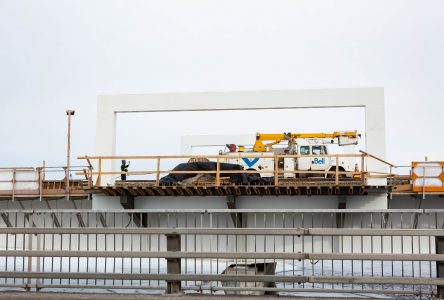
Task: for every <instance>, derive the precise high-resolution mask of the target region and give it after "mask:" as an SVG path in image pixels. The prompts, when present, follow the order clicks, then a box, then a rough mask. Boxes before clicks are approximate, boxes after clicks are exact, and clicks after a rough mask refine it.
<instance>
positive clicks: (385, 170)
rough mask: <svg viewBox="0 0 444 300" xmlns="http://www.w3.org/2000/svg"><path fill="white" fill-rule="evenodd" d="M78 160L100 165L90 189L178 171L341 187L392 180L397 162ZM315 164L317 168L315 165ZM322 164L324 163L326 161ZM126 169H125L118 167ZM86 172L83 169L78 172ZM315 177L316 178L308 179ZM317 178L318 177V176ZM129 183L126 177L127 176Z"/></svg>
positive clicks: (269, 157)
mask: <svg viewBox="0 0 444 300" xmlns="http://www.w3.org/2000/svg"><path fill="white" fill-rule="evenodd" d="M78 159H82V160H86V161H87V162H88V164H89V165H90V166H94V167H93V168H91V170H90V171H87V172H85V174H86V175H87V177H88V178H89V180H88V182H89V184H90V186H88V188H96V187H106V186H109V185H114V184H116V182H118V181H119V179H120V178H122V175H123V176H124V177H123V178H125V179H126V177H127V176H130V177H131V180H128V181H133V182H134V183H136V184H139V185H142V184H145V185H146V184H151V185H154V186H159V185H170V184H169V183H168V184H165V183H162V181H161V178H162V177H163V176H165V175H167V174H170V175H172V174H177V175H179V174H180V175H187V174H189V175H191V176H196V175H200V176H202V175H211V176H213V177H214V182H211V183H209V182H205V183H206V185H212V186H221V185H226V184H227V183H229V182H226V181H224V179H226V178H227V177H228V176H229V175H233V174H238V175H241V174H245V175H247V176H259V177H262V178H269V179H270V180H269V181H266V182H267V183H269V184H272V185H274V186H278V185H307V184H318V185H319V184H323V185H336V186H338V185H340V184H341V182H342V181H344V180H346V179H352V180H353V181H354V184H357V185H359V186H366V185H368V184H369V183H368V180H369V179H371V180H379V179H383V180H386V179H387V178H391V177H393V176H394V174H392V168H393V167H394V165H392V164H390V163H388V162H386V161H384V160H382V159H380V158H378V157H376V156H374V155H372V154H369V153H366V152H363V151H361V153H359V154H308V155H297V154H291V155H290V154H285V155H276V154H268V153H264V154H257V153H256V154H250V153H242V152H239V153H232V154H224V155H222V154H220V155H197V156H196V155H175V156H82V157H78ZM302 160H304V164H307V166H306V167H304V168H302V167H299V168H295V164H296V161H297V163H299V164H302ZM369 160H371V161H372V163H373V165H375V166H377V167H376V168H375V169H374V170H371V169H369V168H368V167H367V166H368V161H369ZM120 161H124V164H123V165H124V166H125V167H124V168H123V169H122V168H121V167H120V164H121V163H120ZM128 161H132V165H131V166H129V167H127V165H126V164H127V162H128ZM196 161H197V162H213V163H214V164H215V165H214V169H206V170H195V169H192V170H173V168H174V167H175V166H176V165H177V164H179V163H184V162H196ZM242 161H246V162H247V163H252V162H258V161H261V162H262V163H261V164H260V163H259V164H258V165H261V166H259V167H258V166H256V165H255V167H254V166H250V164H248V166H250V167H245V169H244V170H234V169H233V170H224V169H223V168H222V164H223V163H233V164H242ZM314 162H315V164H316V166H311V165H312V164H313V163H314ZM321 162H322V163H321ZM116 169H120V170H118V171H117V170H116ZM77 174H78V175H80V174H82V173H81V172H78V173H77ZM307 178H311V179H307ZM313 178H314V179H313ZM316 178H324V179H325V180H324V181H322V182H319V181H318V182H316ZM125 181H126V180H125ZM381 182H382V183H380V185H386V181H385V182H384V181H381ZM345 184H346V185H350V180H346V183H345Z"/></svg>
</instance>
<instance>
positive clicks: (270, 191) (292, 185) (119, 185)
mask: <svg viewBox="0 0 444 300" xmlns="http://www.w3.org/2000/svg"><path fill="white" fill-rule="evenodd" d="M389 190H390V187H389V186H362V185H361V180H360V179H340V180H339V182H338V184H337V185H336V184H335V180H334V179H330V178H311V179H307V178H304V179H293V180H291V181H290V180H282V181H281V180H280V181H279V184H278V185H265V184H262V185H250V184H231V183H222V184H220V185H215V182H214V181H213V182H207V183H202V182H201V183H196V184H193V185H168V186H163V185H160V186H159V185H156V182H155V181H149V180H146V181H143V180H139V181H138V180H128V181H116V183H115V185H113V186H98V187H93V188H92V189H89V190H88V192H89V193H97V192H99V193H103V194H105V195H107V196H127V195H131V196H135V197H136V196H280V195H287V196H299V195H302V196H310V195H366V194H368V193H371V192H388V191H389Z"/></svg>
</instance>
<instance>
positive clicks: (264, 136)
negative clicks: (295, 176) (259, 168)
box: [253, 133, 287, 152]
mask: <svg viewBox="0 0 444 300" xmlns="http://www.w3.org/2000/svg"><path fill="white" fill-rule="evenodd" d="M286 139H287V137H286V135H285V134H283V133H256V141H255V142H254V146H253V151H254V152H265V151H267V150H268V148H269V147H271V146H272V145H275V144H279V143H280V142H282V141H284V140H286ZM264 141H272V142H271V143H269V144H264Z"/></svg>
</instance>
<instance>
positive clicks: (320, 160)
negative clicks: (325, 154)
mask: <svg viewBox="0 0 444 300" xmlns="http://www.w3.org/2000/svg"><path fill="white" fill-rule="evenodd" d="M313 163H314V164H315V165H322V164H325V158H317V157H315V158H314V159H313Z"/></svg>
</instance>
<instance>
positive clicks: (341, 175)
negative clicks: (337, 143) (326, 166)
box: [327, 167, 346, 178]
mask: <svg viewBox="0 0 444 300" xmlns="http://www.w3.org/2000/svg"><path fill="white" fill-rule="evenodd" d="M329 171H330V172H335V171H336V168H335V167H333V168H330V170H329ZM338 171H339V172H344V171H345V169H344V168H343V167H338ZM338 177H339V178H345V177H346V176H345V174H338ZM327 178H335V174H327Z"/></svg>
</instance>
